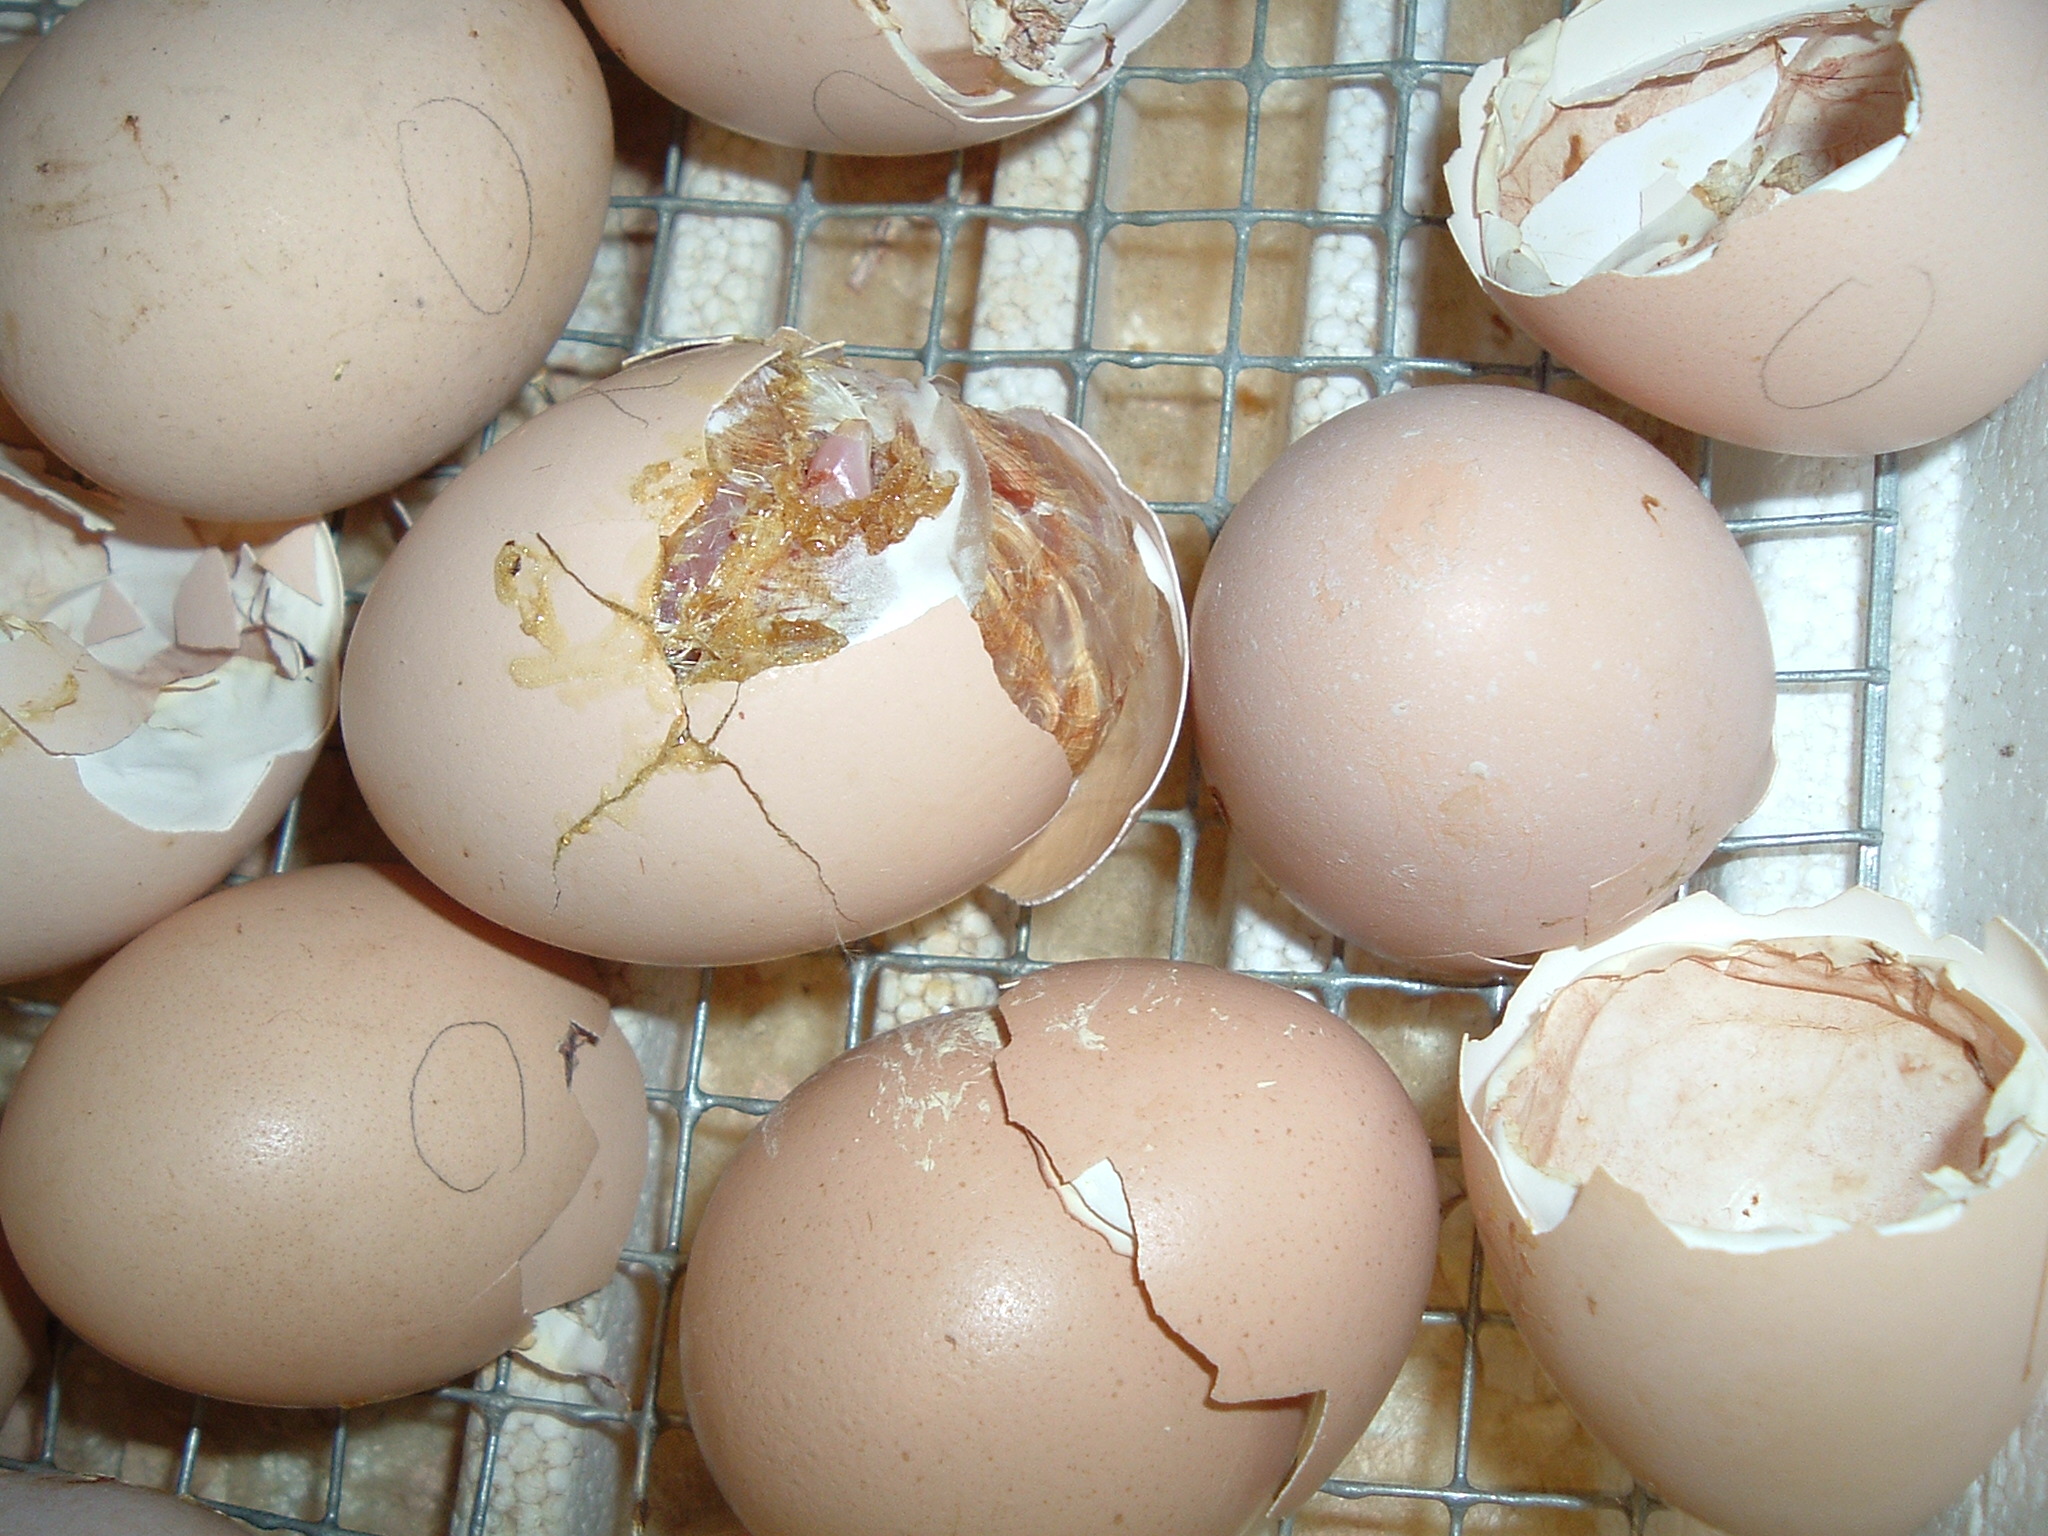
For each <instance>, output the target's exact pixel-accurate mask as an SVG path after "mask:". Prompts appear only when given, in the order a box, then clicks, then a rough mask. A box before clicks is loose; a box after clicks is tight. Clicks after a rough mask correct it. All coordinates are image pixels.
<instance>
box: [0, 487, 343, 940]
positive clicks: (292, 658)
mask: <svg viewBox="0 0 2048 1536" xmlns="http://www.w3.org/2000/svg"><path fill="white" fill-rule="evenodd" d="M24 482H27V484H24ZM76 489H77V488H76V487H73V488H72V489H71V490H66V489H64V488H63V487H61V486H58V485H54V484H51V483H50V482H48V481H45V480H42V479H41V478H40V477H39V476H38V475H36V474H35V472H34V467H33V457H32V456H29V455H24V456H23V458H22V460H21V461H20V462H17V461H14V460H9V461H8V465H7V474H6V477H5V484H4V485H0V819H4V820H5V822H6V823H7V825H8V827H9V829H10V830H9V834H8V836H7V837H6V838H5V839H4V840H0V978H4V977H18V976H27V975H34V974H36V973H38V972H40V971H45V970H52V969H55V968H58V967H60V966H63V965H66V964H69V963H71V962H73V961H77V960H83V959H87V958H89V957H90V956H92V955H95V954H98V953H100V952H102V951H104V950H106V949H110V948H112V947H113V946H114V945H116V944H118V943H121V942H122V941H124V940H126V939H129V938H131V937H133V936H134V935H135V934H136V933H139V932H140V931H141V930H142V929H143V928H146V927H147V926H148V925H149V924H150V923H152V922H154V921H156V919H158V918H160V917H162V916H164V915H165V914H167V913H169V912H171V911H172V910H174V909H175V908H177V907H179V906H182V905H183V904H184V903H185V902H187V901H190V900H191V899H192V898H193V897H195V896H198V895H200V894H201V893H202V892H204V891H206V890H208V889H209V888H211V887H212V886H213V885H215V884H217V883H218V882H219V881H220V879H221V877H222V876H223V875H225V874H226V873H227V872H228V870H230V869H231V868H233V867H234V865H235V863H236V862H237V861H238V860H239V859H240V858H241V857H242V856H243V855H244V854H245V853H247V852H248V851H249V849H250V848H252V847H253V846H255V844H256V843H257V842H259V841H260V840H261V839H262V838H263V836H264V835H265V834H266V833H267V832H268V831H269V829H270V827H271V826H272V825H273V824H274V823H275V822H276V820H277V818H278V816H279V815H281V814H282V813H283V810H284V807H285V805H286V804H287V803H288V802H289V801H290V799H291V797H292V796H293V795H295V794H297V793H298V790H299V786H300V785H301V784H302V783H303V782H304V780H305V777H306V774H307V772H308V771H309V770H310V768H311V767H312V763H313V759H314V757H315V756H316V755H317V753H318V751H319V748H320V743H321V742H322V741H323V740H324V739H325V737H326V734H327V728H328V727H329V726H330V725H331V724H332V723H333V720H334V711H335V701H336V693H337V689H338V685H339V665H338V663H339V660H340V649H341V630H342V616H343V612H344V601H343V593H342V582H341V569H340V565H339V563H338V562H337V560H336V558H335V552H334V544H333V541H332V539H331V538H330V537H329V536H328V533H327V530H326V529H325V528H324V527H322V526H320V525H318V524H307V525H303V526H301V527H299V528H296V529H293V530H291V531H289V532H287V533H285V534H283V535H281V536H277V537H274V538H269V539H266V540H265V541H264V542H262V543H260V544H258V545H255V546H251V545H247V544H245V545H243V546H242V547H241V548H240V549H238V550H233V551H226V550H221V549H216V548H213V547H212V546H209V545H205V544H202V543H201V542H200V541H199V540H198V539H197V538H196V537H195V536H194V534H193V533H192V531H191V530H190V529H189V528H188V527H187V526H186V525H185V524H184V523H183V522H182V521H181V520H178V519H173V518H169V517H164V516H161V515H159V514H154V513H150V512H145V511H142V510H138V509H133V508H123V507H121V506H119V505H118V504H116V503H112V502H110V501H107V500H105V499H104V498H95V499H94V502H93V504H92V505H88V504H86V503H85V502H82V501H80V500H79V499H78V496H79V495H83V494H85V493H83V492H78V493H77V494H76V495H74V494H73V492H74V491H76ZM67 509H68V510H67ZM87 519H89V520H90V521H89V522H88V521H86V520H87Z"/></svg>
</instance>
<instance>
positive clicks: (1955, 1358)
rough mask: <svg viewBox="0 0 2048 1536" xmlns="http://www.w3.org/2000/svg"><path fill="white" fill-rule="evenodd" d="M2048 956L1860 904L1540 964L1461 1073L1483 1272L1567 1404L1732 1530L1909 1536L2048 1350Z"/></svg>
mask: <svg viewBox="0 0 2048 1536" xmlns="http://www.w3.org/2000/svg"><path fill="white" fill-rule="evenodd" d="M2044 1019H2048V964H2044V962H2043V960H2042V957H2041V955H2040V954H2039V952H2038V951H2036V950H2035V949H2034V948H2033V947H2032V946H2031V945H2029V944H2028V943H2027V942H2026V941H2025V940H2024V939H2022V938H2021V937H2020V936H2019V935H2018V933H2017V932H2015V931H2014V930H2013V929H2012V928H2011V927H2009V926H2008V925H2006V924H2005V923H2004V922H2003V921H2002V920H2001V921H1998V922H1994V923H1993V924H1992V925H1991V927H1990V928H1989V929H1988V930H1987V932H1986V935H1985V946H1984V949H1983V951H1982V952H1979V951H1978V950H1976V949H1974V948H1972V947H1971V946H1970V945H1968V944H1965V943H1963V942H1962V941H1961V940H1959V939H1955V938H1940V939H1936V938H1932V937H1930V936H1929V935H1928V933H1927V932H1926V930H1925V929H1924V928H1923V927H1922V926H1921V925H1920V923H1919V921H1918V919H1917V918H1915V917H1914V916H1913V914H1912V913H1911V912H1910V910H1909V909H1907V908H1906V907H1904V906H1903V905H1902V904H1900V903H1898V902H1894V901H1891V900H1889V899H1887V898H1884V897H1881V896H1878V895H1876V894H1875V893H1873V892H1870V891H1865V890H1860V889H1859V890H1852V891H1850V892H1849V893H1847V894H1846V895H1843V896H1841V897H1838V898H1836V899H1835V900H1833V901H1831V902H1828V903H1826V904H1824V905H1822V906H1819V907H1815V908H1811V909H1798V910H1790V911H1784V912H1779V913H1776V914H1773V915H1771V916H1769V917H1749V916H1744V915H1742V914H1739V913H1736V912H1733V911H1731V910H1729V909H1728V908H1727V907H1725V906H1723V905H1722V904H1721V903H1719V902H1718V901H1716V900H1715V899H1714V898H1712V897H1711V896H1704V895H1700V896H1692V897H1689V898H1687V899H1686V900H1684V901H1681V902H1679V903H1677V904H1676V905H1674V906H1672V907H1669V908H1666V909H1665V910H1663V911H1661V912H1658V913H1656V914H1654V915H1653V916H1651V917H1648V918H1646V919H1644V920H1643V921H1642V922H1640V923H1638V924H1637V925H1635V926H1634V927H1633V928H1631V929H1629V930H1627V931H1626V932H1624V933H1621V934H1617V935H1616V936H1615V937H1613V938H1612V939H1609V940H1608V941H1607V942H1605V943H1603V944H1599V945H1595V946H1593V947H1591V948H1589V949H1584V950H1578V949H1569V950H1560V951H1557V952H1555V953H1552V954H1550V955H1546V956H1545V957H1544V958H1543V959H1542V960H1541V961H1539V962H1538V963H1537V965H1536V967H1535V968H1534V969H1533V970H1532V971H1531V972H1530V973H1529V976H1528V978H1527V979H1526V980H1525V981H1524V982H1523V983H1522V985H1521V987H1520V988H1519V989H1518V990H1517V991H1516V993H1515V995H1514V998H1513V1000H1512V1001H1511V1002H1510V1004H1509V1006H1508V1010H1507V1013H1506V1015H1505V1017H1504V1018H1503V1020H1502V1022H1501V1024H1500V1026H1499V1028H1498V1029H1496V1030H1495V1031H1494V1033H1493V1034H1492V1035H1490V1036H1489V1037H1487V1038H1486V1039H1484V1040H1475V1041H1469V1042H1467V1044H1466V1046H1465V1048H1464V1052H1463V1056H1462V1058H1461V1062H1460V1074H1459V1098H1460V1106H1461V1124H1460V1140H1461V1144H1462V1147H1463V1151H1464V1157H1465V1171H1466V1181H1467V1186H1468V1189H1469V1191H1470V1194H1471V1199H1472V1204H1473V1212H1474V1215H1475V1217H1476V1218H1477V1221H1478V1226H1479V1231H1480V1235H1481V1237H1482V1239H1483V1240H1484V1242H1485V1246H1486V1253H1487V1257H1488V1259H1489V1262H1490V1266H1491V1273H1492V1275H1493V1278H1494V1279H1495V1281H1496V1283H1497V1284H1498V1285H1499V1286H1500V1288H1501V1290H1502V1293H1503V1294H1504V1295H1505V1296H1506V1298H1507V1300H1508V1304H1509V1306H1510V1307H1511V1308H1512V1309H1513V1311H1514V1314H1515V1318H1516V1321H1517V1323H1518V1325H1519V1326H1520V1328H1521V1330H1522V1333H1523V1335H1524V1336H1525V1337H1526V1339H1527V1340H1528V1342H1529V1346H1530V1349H1531V1350H1532V1351H1533V1352H1534V1353H1535V1355H1536V1357H1537V1359H1538V1360H1539V1361H1540V1362H1541V1363H1542V1364H1543V1366H1544V1368H1545V1370H1547V1371H1548V1372H1549V1373H1550V1375H1551V1377H1552V1379H1553V1380H1554V1381H1555V1382H1556V1383H1557V1386H1558V1389H1559V1391H1560V1392H1561V1393H1562V1394H1563V1396H1564V1398H1565V1400H1566V1401H1567V1402H1568V1403H1570V1405H1571V1406H1572V1408H1573V1410H1574V1411H1575V1412H1576V1413H1577V1414H1578V1416H1579V1417H1580V1419H1581V1420H1582V1421H1583V1422H1584V1423H1585V1424H1586V1426H1587V1428H1589V1429H1590V1430H1592V1432H1593V1433H1594V1434H1595V1435H1597V1436H1598V1437H1599V1438H1600V1439H1601V1440H1602V1441H1603V1442H1605V1443H1606V1444H1607V1446H1608V1447H1609V1448H1610V1449H1611V1450H1613V1451H1614V1452H1615V1454H1616V1455H1618V1456H1619V1457H1620V1458H1621V1459H1622V1461H1623V1462H1625V1463H1626V1464H1627V1465H1628V1467H1629V1468H1630V1470H1631V1471H1633V1472H1634V1473H1635V1474H1636V1476H1637V1477H1639V1478H1640V1479H1641V1480H1642V1481H1643V1482H1644V1483H1646V1484H1647V1485H1648V1486H1649V1487H1650V1488H1651V1489H1652V1490H1654V1491H1655V1492H1656V1494H1657V1495H1658V1496H1659V1497H1660V1498H1663V1499H1665V1500H1667V1501H1669V1502H1670V1503H1672V1504H1674V1505H1676V1506H1677V1507H1678V1508H1680V1509H1682V1510H1684V1511H1686V1512H1687V1513H1689V1514H1692V1515H1694V1516H1696V1517H1698V1518H1699V1519H1702V1520H1705V1521H1707V1522H1709V1523H1711V1524H1712V1525H1714V1526H1716V1527H1718V1528H1720V1529H1723V1530H1725V1531H1728V1532H1730V1533H1732V1536H1909V1533H1911V1532H1913V1531H1915V1530H1917V1529H1919V1527H1920V1526H1921V1525H1922V1523H1923V1522H1925V1521H1926V1520H1928V1519H1929V1518H1930V1517H1932V1516H1933V1515H1935V1514H1936V1513H1938V1512H1939V1511H1940V1510H1941V1509H1942V1508H1943V1507H1944V1506H1945V1505H1946V1504H1948V1503H1949V1501H1950V1500H1952V1499H1953V1498H1954V1497H1955V1496H1956V1495H1957V1494H1958V1493H1960V1492H1961V1491H1962V1490H1963V1488H1964V1486H1965V1485H1966V1484H1968V1483H1969V1482H1970V1480H1971V1479H1972V1478H1973V1477H1975V1476H1976V1475H1977V1474H1978V1473H1979V1472H1980V1471H1981V1470H1983V1468H1984V1467H1985V1465H1986V1464H1987V1463H1988V1462H1989V1461H1990V1460H1991V1457H1992V1455H1993V1454H1994V1453H1995V1452H1996V1451H1997V1449H1998V1448H1999V1446H2000V1445H2001V1444H2002V1443H2003V1442H2004V1441H2005V1439H2006V1438H2007V1436H2008V1435H2010V1434H2011V1432H2012V1430H2013V1429H2014V1427H2015V1426H2016V1425H2018V1424H2019V1423H2020V1421H2021V1419H2022V1418H2023V1417H2024V1416H2025V1414H2026V1412H2027V1409H2028V1407H2029V1405H2030V1404H2031V1403H2032V1402H2033V1400H2034V1398H2035V1395H2036V1393H2037V1392H2038V1391H2039V1389H2040V1386H2041V1382H2042V1372H2043V1369H2044V1368H2048V1336H2044V1335H2043V1332H2042V1329H2041V1326H2040V1324H2041V1321H2042V1319H2041V1308H2042V1305H2043V1301H2042V1298H2043V1295H2044V1286H2048V1158H2044V1157H2043V1156H2041V1155H2040V1146H2041V1143H2042V1141H2043V1139H2044V1137H2048V1062H2044V1059H2043V1050H2042V1045H2041V1042H2040V1037H2039V1034H2038V1031H2039V1028H2040V1026H2041V1023H2042V1021H2043V1020H2044Z"/></svg>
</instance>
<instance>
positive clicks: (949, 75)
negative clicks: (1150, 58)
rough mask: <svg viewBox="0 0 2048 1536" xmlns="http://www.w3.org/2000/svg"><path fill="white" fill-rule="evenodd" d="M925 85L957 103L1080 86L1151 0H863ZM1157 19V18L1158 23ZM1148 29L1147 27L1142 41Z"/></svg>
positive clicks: (1111, 54) (1104, 63)
mask: <svg viewBox="0 0 2048 1536" xmlns="http://www.w3.org/2000/svg"><path fill="white" fill-rule="evenodd" d="M859 3H860V4H861V5H862V7H863V8H864V9H866V10H867V12H868V13H869V15H870V16H871V17H872V18H873V19H874V21H875V24H876V25H877V26H878V27H880V28H882V30H883V31H884V33H885V34H886V35H887V36H888V37H889V38H890V39H891V41H892V42H894V43H895V45H896V48H897V51H898V54H899V56H900V57H902V59H903V60H904V62H905V63H906V64H908V65H909V66H910V69H911V71H912V73H913V74H914V75H916V76H917V77H918V79H919V81H920V83H921V84H923V85H924V86H925V87H926V88H927V89H928V90H930V91H931V92H932V93H933V94H934V95H935V96H937V97H939V99H940V100H942V101H945V102H947V103H949V104H950V105H952V106H953V107H954V108H955V109H957V110H967V111H972V110H974V109H976V108H985V107H991V106H999V105H1001V104H1003V103H1006V102H1009V101H1011V100H1013V99H1014V98H1016V97H1017V96H1019V95H1021V94H1023V93H1026V92H1028V91H1030V90H1033V89H1043V88H1047V87H1051V88H1056V89H1066V90H1077V89H1079V88H1081V87H1083V86H1086V85H1087V84H1088V83H1089V82H1090V81H1092V80H1093V79H1094V78H1095V77H1096V76H1097V75H1098V74H1100V73H1101V71H1102V70H1103V69H1104V68H1106V67H1108V66H1109V65H1110V64H1111V63H1112V62H1113V60H1114V58H1115V57H1116V55H1117V54H1118V53H1119V51H1120V50H1119V45H1118V39H1119V37H1120V36H1121V35H1122V34H1123V33H1125V32H1126V31H1127V30H1129V29H1131V28H1132V26H1133V25H1134V24H1136V23H1138V22H1140V21H1142V20H1143V19H1144V15H1145V13H1146V12H1147V11H1148V10H1156V9H1157V7H1156V6H1155V5H1154V4H1153V3H1152V0H859ZM1156 24H1157V23H1156V21H1155V22H1154V23H1153V25H1156ZM1149 35H1150V29H1149V28H1147V29H1146V30H1145V31H1144V32H1143V33H1141V34H1140V37H1141V40H1142V37H1144V36H1149Z"/></svg>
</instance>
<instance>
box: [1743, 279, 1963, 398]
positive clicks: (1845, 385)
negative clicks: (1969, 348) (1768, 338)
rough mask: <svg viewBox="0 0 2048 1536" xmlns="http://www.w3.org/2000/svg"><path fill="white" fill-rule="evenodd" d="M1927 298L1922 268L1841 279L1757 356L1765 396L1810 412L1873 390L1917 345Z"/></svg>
mask: <svg viewBox="0 0 2048 1536" xmlns="http://www.w3.org/2000/svg"><path fill="white" fill-rule="evenodd" d="M1934 300H1935V291H1934V277H1933V274H1931V273H1930V272H1928V271H1927V270H1926V269H1925V268H1924V267H1917V266H1902V267H1895V268H1893V269H1892V270H1891V271H1889V272H1887V273H1885V274H1883V275H1882V276H1880V277H1877V278H1874V279H1865V278H1861V277H1847V278H1844V279H1843V280H1842V281H1841V282H1839V283H1837V284H1835V286H1834V287H1832V288H1830V289H1829V290H1828V291H1827V292H1826V293H1824V294H1822V295H1821V296H1820V297H1819V298H1818V299H1816V300H1814V301H1813V303H1812V304H1810V305H1809V306H1807V308H1806V310H1805V312H1804V313H1802V314H1801V315H1800V316H1799V318H1798V319H1796V320H1794V321H1793V322H1792V324H1791V325H1789V326H1787V327H1786V328H1785V332H1784V334H1783V335H1781V336H1780V337H1779V338H1778V339H1777V341H1776V342H1774V343H1773V344H1772V346H1771V349H1770V351H1768V352H1767V353H1765V354H1764V359H1763V363H1762V365H1761V367H1760V369H1759V372H1758V375H1757V382H1758V386H1759V387H1760V388H1761V389H1762V390H1763V394H1764V398H1765V399H1766V400H1768V401H1770V402H1771V404H1773V405H1775V406H1779V407H1781V408H1782V409H1785V410H1788V411H1811V410H1818V409H1820V408H1821V407H1822V406H1828V405H1840V404H1841V403H1842V402H1843V401H1845V400H1853V399H1855V398H1856V397H1857V396H1858V395H1862V394H1867V393H1869V392H1870V391H1871V390H1873V389H1876V388H1877V387H1878V386H1879V385H1880V384H1882V383H1884V382H1885V381H1886V380H1887V379H1889V378H1890V377H1891V376H1892V375H1893V374H1894V373H1896V372H1898V369H1899V365H1900V364H1902V363H1903V362H1905V360H1906V358H1907V355H1908V354H1910V353H1911V352H1912V350H1913V348H1914V346H1915V345H1916V344H1917V343H1918V342H1919V340H1920V336H1921V334H1922V332H1924V331H1925V330H1926V329H1927V322H1928V320H1929V319H1930V318H1931V317H1932V316H1933V314H1934Z"/></svg>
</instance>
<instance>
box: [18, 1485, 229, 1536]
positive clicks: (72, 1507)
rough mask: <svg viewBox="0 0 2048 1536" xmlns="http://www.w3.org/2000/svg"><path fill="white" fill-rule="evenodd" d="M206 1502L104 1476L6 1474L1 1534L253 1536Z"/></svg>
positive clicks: (35, 1535) (29, 1535)
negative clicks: (207, 1505)
mask: <svg viewBox="0 0 2048 1536" xmlns="http://www.w3.org/2000/svg"><path fill="white" fill-rule="evenodd" d="M250 1529H251V1528H250V1527H249V1526H246V1525H244V1524H242V1522H241V1521H239V1520H230V1519H229V1518H228V1517H227V1516H226V1515H221V1514H216V1513H214V1511H212V1510H210V1509H208V1508H206V1507H205V1506H204V1505H202V1504H195V1503H193V1502H192V1501H191V1500H190V1499H181V1498H179V1497H177V1496H176V1495H175V1494H169V1493H160V1492H158V1491H157V1490H156V1489H154V1488H138V1487H135V1486H134V1485H132V1484H129V1483H117V1482H115V1481H114V1480H113V1479H111V1478H101V1477H63V1476H57V1477H51V1476H37V1475H35V1474H32V1473H28V1472H0V1536H248V1532H249V1530H250Z"/></svg>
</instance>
